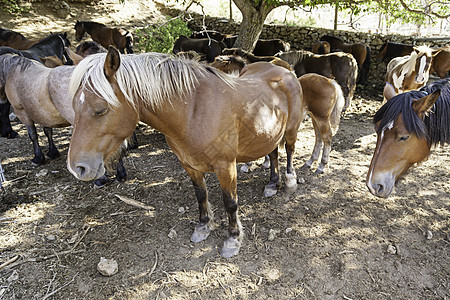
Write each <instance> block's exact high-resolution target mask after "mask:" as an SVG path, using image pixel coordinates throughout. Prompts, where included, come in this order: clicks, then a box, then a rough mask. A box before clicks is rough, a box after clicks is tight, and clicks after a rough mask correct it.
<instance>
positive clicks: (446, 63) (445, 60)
mask: <svg viewBox="0 0 450 300" xmlns="http://www.w3.org/2000/svg"><path fill="white" fill-rule="evenodd" d="M437 51H439V52H438V53H437V54H435V55H434V56H433V60H432V61H431V70H430V73H434V72H436V74H437V75H438V76H439V77H440V78H445V77H447V75H448V73H449V72H450V46H447V47H443V48H440V49H438V50H434V52H437Z"/></svg>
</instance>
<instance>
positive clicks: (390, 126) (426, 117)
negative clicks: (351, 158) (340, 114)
mask: <svg viewBox="0 0 450 300" xmlns="http://www.w3.org/2000/svg"><path fill="white" fill-rule="evenodd" d="M373 122H374V124H375V131H376V133H377V144H376V148H375V151H374V154H373V157H372V160H371V163H370V167H369V170H368V172H367V178H366V185H367V187H368V188H369V191H370V192H371V193H372V194H373V195H375V196H377V197H382V198H387V197H388V196H389V195H390V194H391V193H392V191H393V189H394V185H395V182H396V181H397V180H398V178H399V177H400V176H402V175H403V174H404V173H405V172H406V171H407V170H408V169H409V168H410V167H411V166H412V165H414V164H415V163H419V162H421V161H423V160H424V159H425V158H426V157H427V156H428V155H429V153H430V149H431V146H436V145H438V144H441V145H443V144H445V143H447V144H448V143H450V79H443V80H441V81H438V82H434V83H432V84H430V85H427V86H425V87H423V88H422V89H421V90H420V91H409V92H406V93H402V94H399V95H396V96H395V97H393V98H392V99H390V100H389V101H387V102H386V103H385V104H384V105H383V106H382V107H381V108H380V109H379V110H378V111H377V113H376V114H375V116H374V119H373Z"/></svg>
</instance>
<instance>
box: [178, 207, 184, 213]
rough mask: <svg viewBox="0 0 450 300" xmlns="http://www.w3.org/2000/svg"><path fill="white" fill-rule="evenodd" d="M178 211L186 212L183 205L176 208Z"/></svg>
mask: <svg viewBox="0 0 450 300" xmlns="http://www.w3.org/2000/svg"><path fill="white" fill-rule="evenodd" d="M178 212H179V213H180V214H184V213H185V212H186V209H185V208H184V207H183V206H181V207H179V208H178Z"/></svg>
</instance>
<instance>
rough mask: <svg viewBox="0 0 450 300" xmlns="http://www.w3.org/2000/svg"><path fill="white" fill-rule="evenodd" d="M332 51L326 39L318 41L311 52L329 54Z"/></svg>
mask: <svg viewBox="0 0 450 300" xmlns="http://www.w3.org/2000/svg"><path fill="white" fill-rule="evenodd" d="M330 51H331V46H330V43H328V42H326V41H317V42H315V43H314V44H313V45H312V47H311V52H312V53H314V54H328V53H330Z"/></svg>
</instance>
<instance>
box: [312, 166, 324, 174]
mask: <svg viewBox="0 0 450 300" xmlns="http://www.w3.org/2000/svg"><path fill="white" fill-rule="evenodd" d="M323 173H324V171H323V169H320V168H318V169H317V170H316V171H315V172H314V175H321V174H323Z"/></svg>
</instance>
